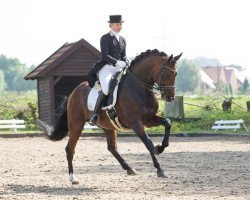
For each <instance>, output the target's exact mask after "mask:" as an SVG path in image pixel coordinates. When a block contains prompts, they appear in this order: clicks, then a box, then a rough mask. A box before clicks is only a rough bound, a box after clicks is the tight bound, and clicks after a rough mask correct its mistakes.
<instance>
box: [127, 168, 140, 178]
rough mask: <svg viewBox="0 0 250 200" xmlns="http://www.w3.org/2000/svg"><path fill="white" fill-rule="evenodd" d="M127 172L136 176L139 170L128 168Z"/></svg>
mask: <svg viewBox="0 0 250 200" xmlns="http://www.w3.org/2000/svg"><path fill="white" fill-rule="evenodd" d="M127 174H128V175H132V176H135V175H137V174H138V173H137V171H136V170H135V169H128V170H127Z"/></svg>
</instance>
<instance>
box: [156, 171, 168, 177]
mask: <svg viewBox="0 0 250 200" xmlns="http://www.w3.org/2000/svg"><path fill="white" fill-rule="evenodd" d="M157 176H158V177H161V178H167V176H166V174H165V173H164V171H163V170H158V171H157Z"/></svg>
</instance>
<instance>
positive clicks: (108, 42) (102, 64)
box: [88, 15, 127, 125]
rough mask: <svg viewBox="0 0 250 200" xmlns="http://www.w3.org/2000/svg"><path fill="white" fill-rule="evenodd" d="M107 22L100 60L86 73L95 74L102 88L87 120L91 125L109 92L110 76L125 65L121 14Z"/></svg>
mask: <svg viewBox="0 0 250 200" xmlns="http://www.w3.org/2000/svg"><path fill="white" fill-rule="evenodd" d="M108 23H109V27H110V31H109V33H107V34H105V35H103V36H102V37H101V41H100V44H101V54H102V57H101V60H100V61H98V62H97V63H96V64H95V65H94V67H93V69H92V70H91V72H90V73H89V75H88V76H89V77H88V78H89V79H91V78H93V76H96V75H97V76H98V78H99V81H100V84H101V88H102V90H101V91H100V92H99V96H98V98H97V102H96V106H95V110H94V114H93V116H92V118H91V119H90V121H89V123H90V124H91V125H94V124H96V122H97V117H98V113H99V111H100V109H101V107H102V102H103V100H104V98H105V97H106V96H107V95H108V93H109V83H110V80H111V78H112V76H113V75H114V74H115V73H116V72H118V71H119V70H120V69H122V68H124V67H125V66H126V65H127V64H126V60H127V57H126V41H125V38H123V37H121V36H120V35H119V33H120V31H121V29H122V23H123V21H122V16H121V15H110V16H109V21H108ZM89 82H90V81H89ZM92 85H93V84H92Z"/></svg>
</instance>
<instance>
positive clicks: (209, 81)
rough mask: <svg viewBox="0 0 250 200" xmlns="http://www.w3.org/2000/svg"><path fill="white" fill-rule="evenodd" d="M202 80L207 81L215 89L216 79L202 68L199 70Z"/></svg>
mask: <svg viewBox="0 0 250 200" xmlns="http://www.w3.org/2000/svg"><path fill="white" fill-rule="evenodd" d="M199 73H200V76H201V81H202V82H203V83H206V84H207V85H208V86H209V87H210V88H211V89H215V88H216V87H215V85H214V81H213V79H211V78H210V77H209V76H208V75H207V74H206V73H205V72H204V71H203V70H202V69H200V70H199Z"/></svg>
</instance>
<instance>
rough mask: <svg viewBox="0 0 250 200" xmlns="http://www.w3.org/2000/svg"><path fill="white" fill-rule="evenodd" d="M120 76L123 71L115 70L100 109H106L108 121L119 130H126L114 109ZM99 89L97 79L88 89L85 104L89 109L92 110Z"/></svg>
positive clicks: (122, 74)
mask: <svg viewBox="0 0 250 200" xmlns="http://www.w3.org/2000/svg"><path fill="white" fill-rule="evenodd" d="M122 77H124V71H120V72H117V73H116V74H115V75H114V76H113V77H112V79H111V81H110V83H109V94H108V96H107V97H106V98H105V99H104V102H103V106H102V110H105V111H106V114H107V116H108V117H109V120H110V122H111V123H112V125H113V126H114V127H115V128H116V129H117V130H119V131H128V130H129V129H126V128H125V127H123V126H122V125H121V123H120V122H119V119H118V115H117V112H116V109H115V104H116V101H117V94H118V88H119V85H120V84H121V82H122ZM100 91H101V85H100V82H99V81H96V82H95V85H94V87H93V88H92V89H91V90H90V92H89V95H88V99H87V105H88V109H89V110H90V111H94V109H95V105H96V101H97V98H98V96H99V92H100Z"/></svg>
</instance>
